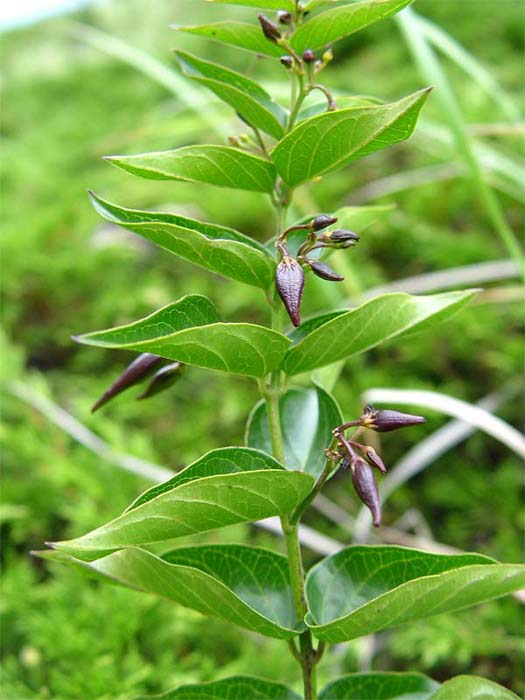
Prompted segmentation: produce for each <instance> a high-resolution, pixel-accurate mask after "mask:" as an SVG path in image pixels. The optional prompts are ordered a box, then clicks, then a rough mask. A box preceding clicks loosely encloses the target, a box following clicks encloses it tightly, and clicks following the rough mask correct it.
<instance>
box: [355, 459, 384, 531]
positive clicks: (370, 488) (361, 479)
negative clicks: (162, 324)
mask: <svg viewBox="0 0 525 700" xmlns="http://www.w3.org/2000/svg"><path fill="white" fill-rule="evenodd" d="M351 467H352V483H353V484H354V488H355V490H356V492H357V495H358V496H359V498H360V499H361V500H362V501H363V503H364V504H365V506H366V507H367V508H368V509H369V510H370V512H371V513H372V522H373V525H374V527H379V526H380V525H381V501H380V500H379V493H378V491H377V484H376V480H375V477H374V473H373V472H372V468H371V467H370V465H369V464H367V463H366V462H365V460H364V459H361V458H360V457H358V458H357V459H355V460H354V461H353V462H352V464H351Z"/></svg>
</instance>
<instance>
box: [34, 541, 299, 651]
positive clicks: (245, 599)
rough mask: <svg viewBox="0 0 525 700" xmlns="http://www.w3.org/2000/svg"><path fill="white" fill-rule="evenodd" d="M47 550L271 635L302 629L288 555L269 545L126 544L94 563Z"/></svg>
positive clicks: (135, 586) (131, 585) (78, 565)
mask: <svg viewBox="0 0 525 700" xmlns="http://www.w3.org/2000/svg"><path fill="white" fill-rule="evenodd" d="M42 556H43V557H44V558H47V559H49V560H51V561H62V562H64V563H66V564H70V565H72V566H74V567H75V568H77V569H78V570H80V571H82V570H83V571H84V572H86V573H88V574H90V575H95V576H98V577H100V578H102V579H104V578H106V579H107V580H109V581H110V582H116V583H119V584H121V585H123V586H126V587H129V588H133V589H138V590H141V591H144V592H146V593H155V594H157V595H159V596H162V597H163V598H169V599H170V600H173V601H175V602H176V603H179V604H180V605H184V606H185V607H188V608H193V609H194V610H198V611H199V612H200V613H203V614H204V615H210V616H211V617H219V618H220V619H222V620H224V621H226V622H232V623H233V624H236V625H239V626H240V627H244V628H246V629H249V630H253V631H254V632H259V633H260V634H264V635H265V636H267V637H275V638H277V639H287V638H291V637H293V636H295V634H296V632H295V631H294V629H295V627H296V624H297V622H296V619H295V613H294V607H293V599H292V592H291V588H290V573H289V569H288V561H287V559H286V557H283V556H282V555H280V554H275V553H273V552H271V551H269V550H265V549H260V548H254V547H246V546H242V545H208V546H205V547H190V548H184V549H176V550H173V551H171V552H168V553H167V554H164V555H162V557H158V556H155V555H153V554H151V553H150V552H146V551H144V550H142V549H137V548H125V549H120V550H119V551H117V552H114V553H113V554H110V555H108V556H105V557H103V558H101V559H97V560H95V561H92V562H89V563H87V562H83V561H81V560H79V559H75V558H73V557H70V556H68V555H67V554H63V553H62V552H61V551H57V552H44V553H42Z"/></svg>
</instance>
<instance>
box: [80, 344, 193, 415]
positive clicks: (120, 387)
mask: <svg viewBox="0 0 525 700" xmlns="http://www.w3.org/2000/svg"><path fill="white" fill-rule="evenodd" d="M183 367H184V365H183V364H182V362H170V363H169V364H166V360H165V359H164V358H162V357H158V356H157V355H152V354H151V353H149V352H143V353H142V354H141V355H139V356H138V357H136V358H135V359H134V360H133V362H132V363H131V364H130V365H128V367H126V369H125V370H124V372H122V374H121V375H120V376H119V377H118V378H117V379H116V380H115V381H114V382H113V384H112V385H111V386H110V387H109V389H107V391H105V392H104V393H103V394H102V396H101V397H100V399H99V400H98V401H97V402H96V403H95V404H94V406H93V407H92V409H91V413H95V411H98V409H99V408H102V406H104V405H105V404H107V403H108V401H111V399H113V398H115V396H118V394H121V393H122V392H123V391H125V390H126V389H129V388H130V387H132V386H135V385H136V384H140V383H141V382H143V381H144V380H145V379H147V378H148V377H149V378H150V381H149V383H148V384H147V386H146V388H145V389H144V391H143V392H142V394H140V395H139V396H138V397H137V398H138V399H148V398H150V397H151V396H154V395H155V394H158V393H159V392H161V391H164V390H165V389H168V388H169V387H170V386H172V384H174V383H175V382H176V381H177V379H179V377H180V376H181V372H182V369H183Z"/></svg>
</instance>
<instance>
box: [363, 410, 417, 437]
mask: <svg viewBox="0 0 525 700" xmlns="http://www.w3.org/2000/svg"><path fill="white" fill-rule="evenodd" d="M420 423H426V418H423V416H413V415H411V414H410V413H401V412H400V411H392V410H390V409H376V408H374V407H373V406H370V405H368V406H366V407H365V411H364V413H363V415H362V416H361V417H360V418H359V424H360V425H362V426H363V427H364V428H370V429H371V430H375V431H376V432H377V433H389V432H391V431H392V430H398V429H399V428H408V427H409V426H411V425H419V424H420Z"/></svg>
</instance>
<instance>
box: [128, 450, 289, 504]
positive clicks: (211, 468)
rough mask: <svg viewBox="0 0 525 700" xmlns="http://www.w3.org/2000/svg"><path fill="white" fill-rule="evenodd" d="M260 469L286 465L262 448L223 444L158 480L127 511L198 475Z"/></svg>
mask: <svg viewBox="0 0 525 700" xmlns="http://www.w3.org/2000/svg"><path fill="white" fill-rule="evenodd" d="M261 469H284V467H283V466H282V465H281V464H279V462H277V461H276V460H275V459H274V458H273V457H272V456H271V455H268V454H266V453H264V452H261V451H260V450H256V449H251V448H249V447H220V448H219V449H217V450H211V452H207V453H206V454H205V455H203V456H202V457H199V459H197V460H196V461H195V462H193V463H192V464H190V465H189V466H187V467H186V468H185V469H181V471H180V472H178V473H177V474H175V476H172V477H171V479H168V480H167V481H163V482H162V483H161V484H155V486H152V487H151V488H149V489H148V490H147V491H144V493H142V494H141V495H140V496H138V497H137V498H136V499H135V500H134V501H133V503H131V504H130V505H129V506H128V507H127V508H126V510H125V511H124V512H126V513H127V512H129V511H130V510H133V509H134V508H137V507H138V506H141V505H143V504H144V503H147V502H148V501H151V500H153V499H154V498H156V497H157V496H160V495H161V494H163V493H166V492H167V491H172V490H173V489H175V488H177V487H178V486H182V484H187V483H189V482H190V481H195V479H204V478H206V477H208V476H217V475H218V474H237V473H239V472H253V471H260V470H261Z"/></svg>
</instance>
